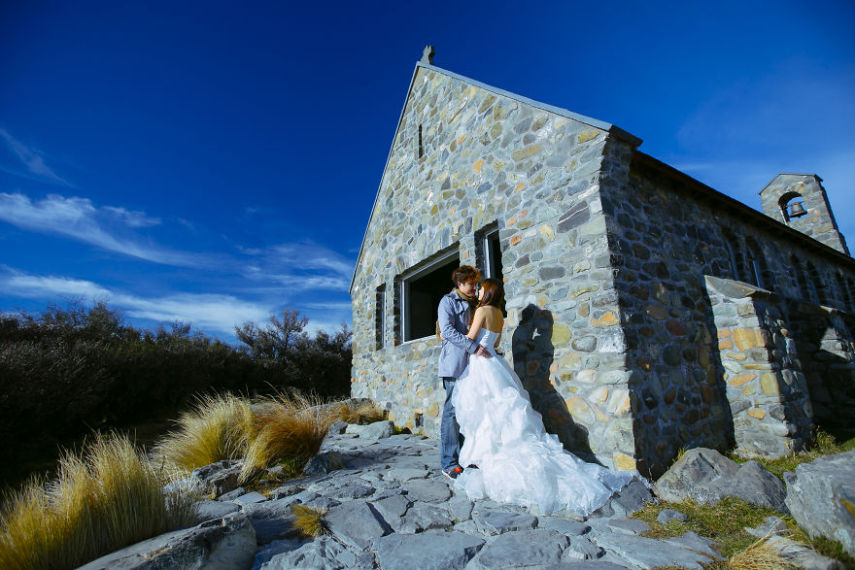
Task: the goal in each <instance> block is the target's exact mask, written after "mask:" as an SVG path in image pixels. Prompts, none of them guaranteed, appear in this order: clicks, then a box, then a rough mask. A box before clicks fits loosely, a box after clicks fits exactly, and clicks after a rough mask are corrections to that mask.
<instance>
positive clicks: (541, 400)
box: [511, 304, 599, 463]
mask: <svg viewBox="0 0 855 570" xmlns="http://www.w3.org/2000/svg"><path fill="white" fill-rule="evenodd" d="M553 322H554V319H553V316H552V313H551V312H550V311H548V310H546V309H542V308H540V307H538V306H537V305H533V304H531V305H528V306H527V307H526V308H525V309H523V311H522V314H521V316H520V323H519V326H517V328H516V330H515V331H514V333H513V336H512V338H511V352H512V354H513V363H514V364H513V365H514V371H516V373H517V376H519V377H520V380H521V381H522V384H523V387H524V388H525V389H526V390H527V391H528V393H529V396H530V397H531V404H532V407H533V408H534V409H535V410H536V411H537V412H538V413H540V415H541V416H542V417H543V425H544V427H545V428H546V431H548V432H549V433H553V434H555V435H557V436H558V439H559V440H560V441H561V443H562V444H563V445H564V448H565V449H567V450H569V451H571V452H573V453H574V454H576V455H577V456H579V457H582V458H583V459H585V460H586V461H592V462H597V463H599V462H598V461H597V459H596V457H595V456H594V454H593V452H592V451H591V447H590V444H589V442H588V432H587V430H586V429H585V428H584V426H581V425H579V424H577V423H576V422H574V421H573V416H571V415H570V412H568V411H567V406H566V404H565V403H564V398H563V397H562V396H561V394H559V393H558V391H557V390H556V389H555V386H553V385H552V382H550V380H549V369H550V367H551V366H552V361H553V359H554V356H555V347H554V346H553V344H552V325H553Z"/></svg>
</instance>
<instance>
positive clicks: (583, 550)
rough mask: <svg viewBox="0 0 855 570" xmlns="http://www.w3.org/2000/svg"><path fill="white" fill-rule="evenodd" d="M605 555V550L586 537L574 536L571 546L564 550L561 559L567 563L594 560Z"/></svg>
mask: <svg viewBox="0 0 855 570" xmlns="http://www.w3.org/2000/svg"><path fill="white" fill-rule="evenodd" d="M603 554H605V550H603V549H602V548H601V547H599V546H597V545H596V544H594V543H593V542H591V540H590V539H588V538H585V537H584V536H574V537H572V538H571V539H570V546H568V547H567V549H566V550H564V554H562V555H561V559H562V560H564V561H565V562H572V561H575V560H593V559H595V558H599V557H600V556H602V555H603Z"/></svg>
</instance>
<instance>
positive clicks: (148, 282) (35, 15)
mask: <svg viewBox="0 0 855 570" xmlns="http://www.w3.org/2000/svg"><path fill="white" fill-rule="evenodd" d="M309 4H310V3H306V2H299V3H298V2H271V3H254V2H241V3H237V2H235V3H222V2H211V1H208V2H204V3H202V2H198V3H194V2H168V3H167V2H136V3H132V2H128V3H125V2H103V3H97V2H86V1H82V2H73V3H72V2H63V3H60V2H55V3H54V2H39V3H33V2H24V1H17V2H16V1H11V2H4V3H3V4H2V6H0V54H2V56H0V310H4V311H15V310H29V311H38V310H41V309H42V308H44V307H45V306H46V305H48V304H51V303H55V304H63V303H65V302H66V301H67V300H69V299H81V300H84V301H87V302H91V301H92V300H106V301H107V302H108V303H109V304H110V305H111V306H113V307H115V308H117V309H119V310H120V311H121V312H122V313H123V314H124V315H125V316H126V317H127V319H128V321H130V322H132V323H134V324H136V325H139V326H143V327H156V326H158V324H159V323H163V322H170V321H175V320H180V321H183V322H187V323H191V324H192V325H193V327H194V329H196V330H202V331H204V332H205V333H207V334H210V335H214V336H218V337H220V338H223V339H225V340H228V341H232V340H233V335H232V327H233V325H234V324H236V323H237V324H240V323H242V322H244V321H248V320H251V321H256V322H260V321H263V320H265V319H266V318H267V317H268V316H269V315H270V314H273V313H277V312H280V311H281V310H282V309H283V308H294V309H297V310H299V311H300V312H301V313H303V314H304V315H306V316H307V317H308V318H309V319H310V324H311V327H312V329H313V330H314V329H317V328H326V329H327V330H330V331H332V330H335V329H337V328H338V326H339V324H340V323H342V322H348V323H349V322H350V302H349V301H350V299H349V296H348V286H349V282H350V277H351V274H352V271H353V266H354V263H355V260H356V256H357V253H358V249H359V246H360V243H361V240H362V235H363V231H364V229H365V225H366V223H367V221H368V215H369V213H370V210H371V205H372V203H373V200H374V195H375V193H376V191H377V186H378V184H379V181H380V176H381V174H382V170H383V166H384V162H385V159H386V155H387V153H388V150H389V145H390V144H391V141H392V136H393V134H394V128H395V125H396V121H397V118H398V115H399V113H400V111H401V106H402V104H403V102H404V97H405V95H406V90H407V87H408V83H409V80H410V77H411V75H412V71H413V66H414V64H415V62H416V61H417V60H418V59H419V57H420V56H421V52H422V48H423V47H424V46H425V45H426V44H432V45H434V46H436V50H437V54H436V58H435V60H434V63H435V64H436V65H438V66H440V67H443V68H445V69H449V70H451V71H454V72H456V73H459V74H461V75H465V76H468V77H472V78H474V79H477V80H479V81H482V82H484V83H487V84H490V85H494V86H496V87H500V88H503V89H506V90H508V91H512V92H515V93H519V94H521V95H524V96H526V97H530V98H532V99H536V100H539V101H543V102H545V103H548V104H552V105H555V106H559V107H564V108H567V109H570V110H572V111H575V112H578V113H582V114H585V115H589V116H591V117H595V118H597V119H601V120H603V121H607V122H610V123H613V124H616V125H618V126H620V127H622V128H623V129H625V130H627V131H629V132H631V133H633V134H634V135H636V136H639V137H641V138H642V139H643V140H644V143H643V144H642V146H641V150H642V151H644V152H646V153H648V154H650V155H652V156H654V157H656V158H659V159H660V160H663V161H665V162H667V163H669V164H671V165H673V166H675V167H676V168H679V169H681V170H683V171H684V172H686V173H688V174H690V175H692V176H694V177H695V178H697V179H699V180H701V181H702V182H705V183H706V184H709V185H710V186H712V187H714V188H716V189H717V190H720V191H722V192H724V193H726V194H728V195H730V196H732V197H734V198H736V199H738V200H740V201H742V202H744V203H746V204H748V205H749V206H751V207H754V208H758V207H759V198H758V196H757V192H759V191H760V189H762V188H763V186H764V185H765V184H766V183H767V182H768V181H769V180H771V179H772V178H773V177H774V176H775V174H777V173H778V172H808V173H813V172H815V173H817V174H819V175H820V176H821V177H822V178H823V180H824V184H825V187H826V189H827V190H828V194H829V198H830V201H831V204H832V207H833V208H834V210H835V214H836V216H837V221H838V224H839V225H840V229H841V231H842V232H843V234H844V236H846V237H847V238H848V239H849V240H850V246H855V218H853V216H852V214H851V212H852V211H853V206H854V205H855V135H854V134H853V133H855V34H853V33H852V30H853V29H855V4H853V3H852V2H843V1H840V2H812V3H809V2H787V1H783V2H781V1H778V2H716V3H703V4H702V3H696V2H671V3H662V2H650V1H648V2H636V1H632V2H601V3H594V2H525V3H523V2H501V1H493V2H466V3H464V2H455V3H446V2H429V3H426V2H425V3H416V2H397V1H380V2H371V1H368V2H359V3H357V2H348V3H336V2H318V3H314V4H312V5H309Z"/></svg>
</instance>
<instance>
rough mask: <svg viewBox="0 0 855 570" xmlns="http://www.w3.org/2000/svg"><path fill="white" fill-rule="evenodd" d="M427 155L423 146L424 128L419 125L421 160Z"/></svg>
mask: <svg viewBox="0 0 855 570" xmlns="http://www.w3.org/2000/svg"><path fill="white" fill-rule="evenodd" d="M424 155H425V147H424V145H423V144H422V126H421V125H419V158H422V157H423V156H424Z"/></svg>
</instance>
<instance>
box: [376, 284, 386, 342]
mask: <svg viewBox="0 0 855 570" xmlns="http://www.w3.org/2000/svg"><path fill="white" fill-rule="evenodd" d="M374 340H375V350H380V349H381V348H383V347H384V346H386V284H385V283H383V284H382V285H380V286H379V287H377V294H376V296H375V312H374Z"/></svg>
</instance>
